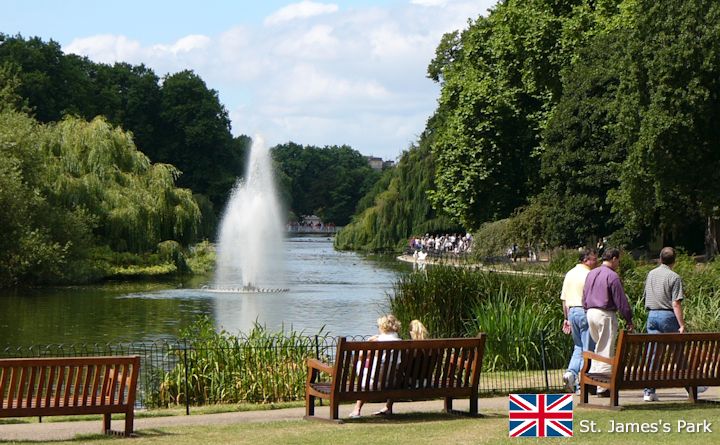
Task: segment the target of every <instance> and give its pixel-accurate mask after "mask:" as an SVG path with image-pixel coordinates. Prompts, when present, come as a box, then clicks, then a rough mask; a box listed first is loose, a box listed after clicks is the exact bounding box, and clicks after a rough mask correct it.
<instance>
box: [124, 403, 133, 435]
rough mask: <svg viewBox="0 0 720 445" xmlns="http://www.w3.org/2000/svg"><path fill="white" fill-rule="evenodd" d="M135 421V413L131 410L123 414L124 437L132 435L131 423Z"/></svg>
mask: <svg viewBox="0 0 720 445" xmlns="http://www.w3.org/2000/svg"><path fill="white" fill-rule="evenodd" d="M134 420H135V411H133V410H132V409H131V410H130V411H128V412H127V413H125V437H130V436H131V435H132V433H133V421H134Z"/></svg>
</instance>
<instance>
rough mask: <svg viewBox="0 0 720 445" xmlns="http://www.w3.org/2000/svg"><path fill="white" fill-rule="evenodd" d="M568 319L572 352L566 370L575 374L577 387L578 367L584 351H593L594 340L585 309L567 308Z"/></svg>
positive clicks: (580, 364) (580, 366)
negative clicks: (570, 329) (572, 345)
mask: <svg viewBox="0 0 720 445" xmlns="http://www.w3.org/2000/svg"><path fill="white" fill-rule="evenodd" d="M568 321H569V322H570V327H571V328H572V338H573V344H574V345H575V346H574V347H573V353H572V357H570V363H569V364H568V371H570V372H572V373H573V374H574V375H575V387H576V388H577V386H578V382H579V380H580V379H579V378H578V376H579V375H580V368H582V364H583V357H582V354H583V352H584V351H594V350H595V342H594V341H593V339H592V337H590V331H589V330H588V322H587V317H586V316H585V309H583V308H581V307H579V306H576V307H571V308H570V309H568Z"/></svg>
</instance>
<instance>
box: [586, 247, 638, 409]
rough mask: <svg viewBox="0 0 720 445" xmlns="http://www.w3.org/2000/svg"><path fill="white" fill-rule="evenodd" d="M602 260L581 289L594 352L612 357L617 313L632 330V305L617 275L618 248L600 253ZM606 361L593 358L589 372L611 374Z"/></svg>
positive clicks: (606, 395)
mask: <svg viewBox="0 0 720 445" xmlns="http://www.w3.org/2000/svg"><path fill="white" fill-rule="evenodd" d="M602 259H603V263H602V265H601V266H600V267H598V268H595V269H593V270H591V271H590V272H589V273H588V276H587V278H586V279H585V287H584V288H583V307H584V308H585V311H586V315H587V321H588V330H589V331H590V336H591V337H592V339H593V340H594V341H595V353H596V354H599V355H602V356H603V357H612V355H613V353H614V350H615V340H616V338H617V333H618V319H617V315H616V314H615V313H616V312H620V314H621V315H622V316H623V318H624V319H625V321H626V323H627V330H629V331H632V330H633V328H634V326H633V323H632V308H631V307H630V303H628V299H627V296H626V295H625V289H623V285H622V282H621V281H620V276H619V275H618V274H617V270H618V267H619V266H620V251H619V250H618V249H608V250H606V251H605V252H603V256H602ZM611 369H612V368H611V367H610V365H609V364H607V363H602V362H599V361H594V362H593V363H592V366H591V367H590V372H591V373H610V372H611ZM597 395H598V397H608V396H609V393H608V391H607V390H605V391H598V393H597Z"/></svg>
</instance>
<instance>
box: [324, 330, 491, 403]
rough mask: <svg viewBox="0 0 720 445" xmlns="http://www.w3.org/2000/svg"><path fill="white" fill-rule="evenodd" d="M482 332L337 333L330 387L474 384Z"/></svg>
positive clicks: (379, 388)
mask: <svg viewBox="0 0 720 445" xmlns="http://www.w3.org/2000/svg"><path fill="white" fill-rule="evenodd" d="M484 346H485V334H480V335H479V336H478V337H475V338H446V339H431V340H399V341H347V340H346V339H344V338H340V339H338V346H337V355H336V358H335V376H336V378H335V379H334V380H333V383H334V385H335V387H334V388H333V391H334V392H335V393H344V392H347V393H354V392H367V391H383V390H387V389H413V388H468V387H470V388H472V387H475V388H477V386H478V384H479V381H480V367H481V366H482V354H483V349H484Z"/></svg>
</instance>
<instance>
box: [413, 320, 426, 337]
mask: <svg viewBox="0 0 720 445" xmlns="http://www.w3.org/2000/svg"><path fill="white" fill-rule="evenodd" d="M427 337H428V330H427V329H426V328H425V326H424V325H423V324H422V322H420V320H413V321H411V322H410V338H412V339H413V340H425V339H426V338H427Z"/></svg>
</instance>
